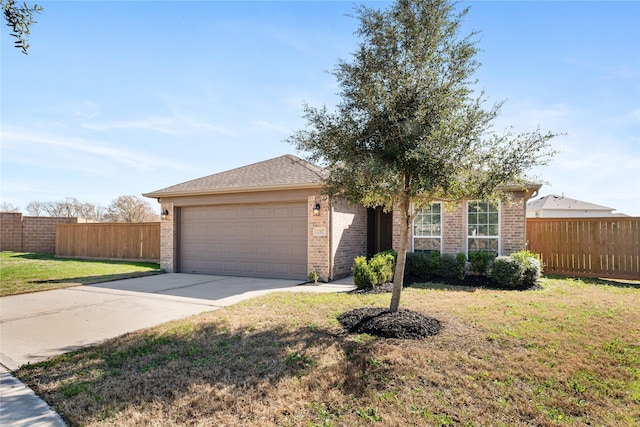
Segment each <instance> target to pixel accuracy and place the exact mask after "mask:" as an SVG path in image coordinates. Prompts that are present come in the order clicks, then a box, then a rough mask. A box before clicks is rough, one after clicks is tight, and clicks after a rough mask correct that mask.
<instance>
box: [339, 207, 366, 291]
mask: <svg viewBox="0 0 640 427" xmlns="http://www.w3.org/2000/svg"><path fill="white" fill-rule="evenodd" d="M332 209H333V216H332V224H331V230H332V233H331V239H332V240H331V241H332V245H331V247H332V252H333V253H332V261H333V274H332V279H339V278H341V277H346V276H349V275H350V274H351V268H352V267H353V260H354V258H355V257H357V256H361V255H366V253H367V209H366V208H365V207H364V206H361V205H358V206H352V205H350V204H348V203H347V202H345V201H334V202H333V204H332Z"/></svg>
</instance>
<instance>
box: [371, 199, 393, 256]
mask: <svg viewBox="0 0 640 427" xmlns="http://www.w3.org/2000/svg"><path fill="white" fill-rule="evenodd" d="M392 247H393V214H392V213H391V212H389V213H385V212H384V211H383V210H382V208H381V207H377V208H369V209H367V257H368V258H371V257H372V256H373V255H375V254H377V253H378V252H382V251H386V250H388V249H391V248H392Z"/></svg>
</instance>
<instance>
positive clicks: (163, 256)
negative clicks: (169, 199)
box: [160, 203, 180, 273]
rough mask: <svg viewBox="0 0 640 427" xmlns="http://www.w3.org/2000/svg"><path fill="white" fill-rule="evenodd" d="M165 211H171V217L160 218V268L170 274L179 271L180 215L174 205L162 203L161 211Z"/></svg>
mask: <svg viewBox="0 0 640 427" xmlns="http://www.w3.org/2000/svg"><path fill="white" fill-rule="evenodd" d="M165 210H167V211H169V216H168V217H166V218H162V216H161V217H160V218H161V219H160V268H161V269H163V270H165V271H166V272H168V273H173V272H175V271H176V270H177V265H176V264H177V257H176V256H175V255H176V254H177V249H176V244H177V238H176V232H177V229H178V225H177V221H178V220H179V215H180V214H179V210H178V209H176V208H175V207H174V206H173V203H161V205H160V211H161V212H164V211H165Z"/></svg>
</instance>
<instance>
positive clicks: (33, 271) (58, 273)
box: [0, 252, 161, 296]
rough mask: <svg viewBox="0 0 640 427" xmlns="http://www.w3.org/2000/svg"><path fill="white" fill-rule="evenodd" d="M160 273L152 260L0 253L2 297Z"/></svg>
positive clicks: (0, 287) (0, 292)
mask: <svg viewBox="0 0 640 427" xmlns="http://www.w3.org/2000/svg"><path fill="white" fill-rule="evenodd" d="M160 272H161V270H160V266H159V265H158V264H155V263H149V262H127V261H96V260H82V259H65V258H56V257H55V256H54V255H51V254H32V253H16V252H0V296H8V295H16V294H25V293H29V292H38V291H46V290H49V289H57V288H66V287H69V286H77V285H84V284H89V283H99V282H104V281H109V280H116V279H124V278H128V277H136V276H139V275H144V274H154V273H160Z"/></svg>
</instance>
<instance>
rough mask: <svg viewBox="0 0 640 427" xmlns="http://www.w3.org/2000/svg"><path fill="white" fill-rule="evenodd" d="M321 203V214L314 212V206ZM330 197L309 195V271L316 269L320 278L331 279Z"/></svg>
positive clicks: (324, 280) (322, 279)
mask: <svg viewBox="0 0 640 427" xmlns="http://www.w3.org/2000/svg"><path fill="white" fill-rule="evenodd" d="M316 204H320V212H319V215H314V214H313V208H314V206H315V205H316ZM329 209H330V205H329V199H328V198H327V197H322V196H309V197H307V218H308V227H307V264H308V266H307V267H308V268H307V270H308V271H307V272H311V271H316V272H318V274H319V275H320V280H321V281H323V282H326V281H328V280H330V279H331V271H330V270H329V237H330V228H329Z"/></svg>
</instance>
